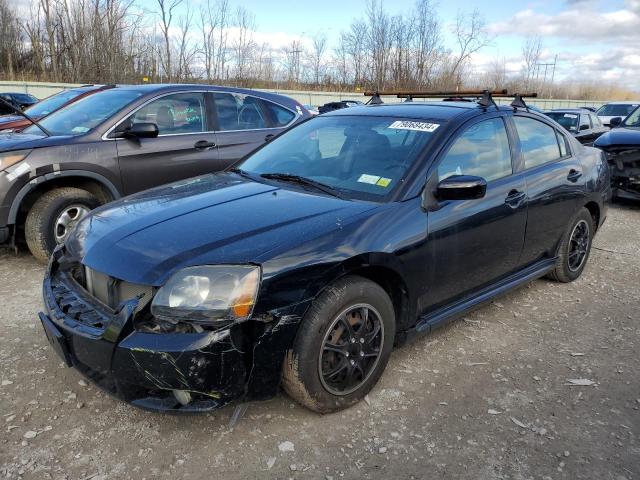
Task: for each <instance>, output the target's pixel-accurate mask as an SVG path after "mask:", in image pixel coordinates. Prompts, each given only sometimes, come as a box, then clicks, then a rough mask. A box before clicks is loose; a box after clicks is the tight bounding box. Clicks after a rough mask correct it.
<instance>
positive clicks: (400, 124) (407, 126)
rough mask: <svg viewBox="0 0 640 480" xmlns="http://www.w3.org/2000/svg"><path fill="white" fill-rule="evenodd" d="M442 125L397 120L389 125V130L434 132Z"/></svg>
mask: <svg viewBox="0 0 640 480" xmlns="http://www.w3.org/2000/svg"><path fill="white" fill-rule="evenodd" d="M439 126H440V124H438V123H426V122H410V121H408V120H397V121H395V122H393V123H392V124H391V125H389V128H394V129H396V130H416V131H418V132H434V131H435V130H436V128H438V127H439Z"/></svg>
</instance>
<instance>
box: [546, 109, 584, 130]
mask: <svg viewBox="0 0 640 480" xmlns="http://www.w3.org/2000/svg"><path fill="white" fill-rule="evenodd" d="M546 115H547V116H548V117H549V118H551V119H553V120H555V121H556V122H558V123H559V124H560V125H562V126H563V127H564V128H566V129H567V130H569V131H570V132H575V131H577V130H578V114H577V113H570V112H548V113H547V114H546Z"/></svg>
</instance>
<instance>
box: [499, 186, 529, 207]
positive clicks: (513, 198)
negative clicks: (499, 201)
mask: <svg viewBox="0 0 640 480" xmlns="http://www.w3.org/2000/svg"><path fill="white" fill-rule="evenodd" d="M526 197H527V194H526V193H524V192H521V191H520V190H516V189H515V188H514V189H513V190H511V191H510V192H509V194H508V195H507V198H505V199H504V203H506V204H507V205H509V206H510V207H511V208H513V209H516V208H518V207H519V206H520V205H522V202H524V199H525V198H526Z"/></svg>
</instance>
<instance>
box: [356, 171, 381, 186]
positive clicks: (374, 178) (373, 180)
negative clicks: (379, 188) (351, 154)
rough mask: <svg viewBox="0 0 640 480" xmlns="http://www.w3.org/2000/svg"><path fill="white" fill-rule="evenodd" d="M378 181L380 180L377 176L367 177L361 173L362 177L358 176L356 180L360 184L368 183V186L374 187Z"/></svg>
mask: <svg viewBox="0 0 640 480" xmlns="http://www.w3.org/2000/svg"><path fill="white" fill-rule="evenodd" d="M379 180H380V177H379V176H377V175H368V174H366V173H363V174H362V175H360V178H359V179H358V181H359V182H360V183H368V184H370V185H375V184H376V183H378V181H379Z"/></svg>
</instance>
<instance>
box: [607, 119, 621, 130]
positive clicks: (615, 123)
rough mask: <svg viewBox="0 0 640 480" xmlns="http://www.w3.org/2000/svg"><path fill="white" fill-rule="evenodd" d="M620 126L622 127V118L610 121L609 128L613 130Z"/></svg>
mask: <svg viewBox="0 0 640 480" xmlns="http://www.w3.org/2000/svg"><path fill="white" fill-rule="evenodd" d="M620 125H622V117H613V118H612V119H611V120H609V126H610V127H611V128H616V127H619V126H620Z"/></svg>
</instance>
